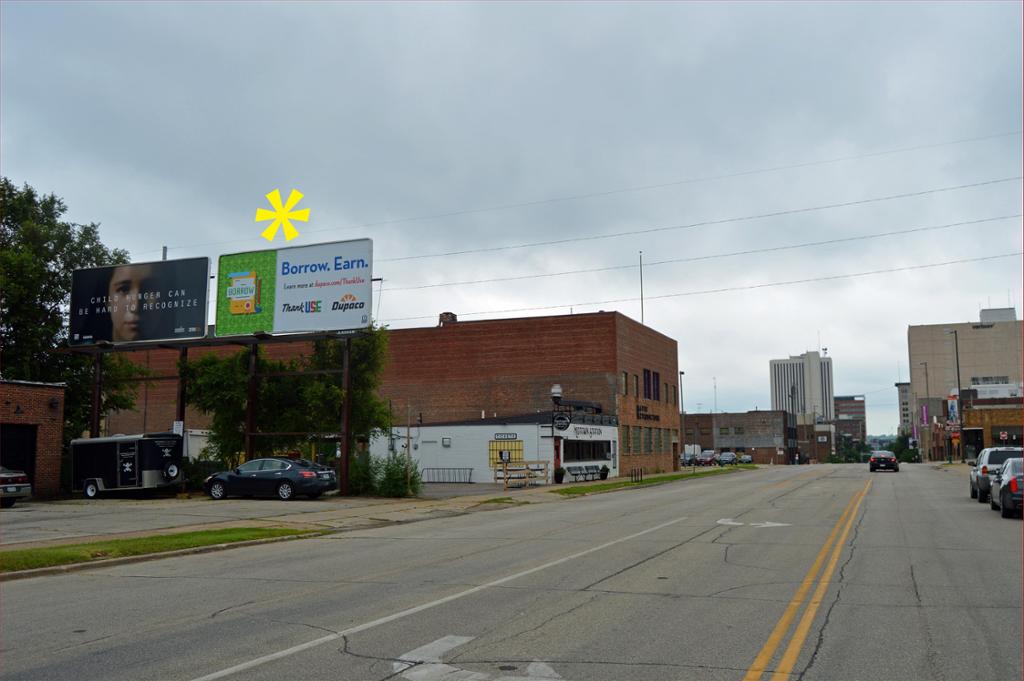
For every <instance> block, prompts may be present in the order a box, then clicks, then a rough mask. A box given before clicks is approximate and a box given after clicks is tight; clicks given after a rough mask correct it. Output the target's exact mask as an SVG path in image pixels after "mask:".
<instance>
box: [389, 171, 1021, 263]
mask: <svg viewBox="0 0 1024 681" xmlns="http://www.w3.org/2000/svg"><path fill="white" fill-rule="evenodd" d="M1020 179H1022V178H1021V176H1020V175H1015V176H1013V177H1003V178H999V179H997V180H985V181H984V182H972V183H970V184H959V185H954V186H951V187H937V188H935V189H923V190H921V191H916V192H906V193H903V194H890V195H888V196H876V197H872V198H868V199H857V200H856V201H844V202H842V203H829V204H824V205H820V206H808V207H804V208H790V209H787V210H778V211H773V212H770V213H758V214H756V215H744V216H740V217H734V218H721V219H718V220H703V221H701V222H691V223H688V224H682V225H668V226H665V227H650V228H648V229H635V230H630V231H626V232H614V233H611V234H596V235H589V236H578V237H567V238H565V239H551V240H549V241H534V242H530V243H524V244H513V245H508V246H488V247H486V248H471V249H466V250H462V251H448V252H443V253H424V254H421V255H406V256H402V257H399V258H381V259H379V260H378V261H377V262H400V261H404V260H422V259H425V258H445V257H449V256H453V255H471V254H475V253H493V252H495V251H509V250H515V249H520V248H535V247H537V246H561V245H564V244H569V243H573V242H576V241H601V240H604V239H617V238H619V237H623V236H637V235H639V234H654V233H657V232H670V231H678V230H683V229H693V228H695V227H708V226H711V225H724V224H728V223H730V222H748V221H751V220H764V219H767V218H775V217H781V216H783V215H798V214H801V213H813V212H816V211H822V210H830V209H832V208H849V207H851V206H863V205H865V204H869V203H880V202H883V201H896V200H898V199H907V198H912V197H915V196H927V195H929V194H939V193H942V192H952V191H958V190H961V189H973V188H975V187H985V186H988V185H994V184H1001V183H1004V182H1015V181H1018V180H1020Z"/></svg>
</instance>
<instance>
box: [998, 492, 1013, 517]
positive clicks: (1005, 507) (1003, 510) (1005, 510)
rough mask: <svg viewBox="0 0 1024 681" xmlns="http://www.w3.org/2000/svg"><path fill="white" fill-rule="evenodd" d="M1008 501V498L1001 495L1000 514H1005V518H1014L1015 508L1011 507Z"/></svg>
mask: <svg viewBox="0 0 1024 681" xmlns="http://www.w3.org/2000/svg"><path fill="white" fill-rule="evenodd" d="M1006 501H1007V500H1006V499H1004V498H1002V495H1001V496H1000V498H999V515H1001V516H1003V517H1004V518H1012V517H1013V508H1011V507H1010V504H1008V503H1006Z"/></svg>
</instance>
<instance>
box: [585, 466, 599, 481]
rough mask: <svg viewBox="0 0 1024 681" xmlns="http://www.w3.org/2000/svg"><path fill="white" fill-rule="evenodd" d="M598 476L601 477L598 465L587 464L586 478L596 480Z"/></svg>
mask: <svg viewBox="0 0 1024 681" xmlns="http://www.w3.org/2000/svg"><path fill="white" fill-rule="evenodd" d="M600 477H601V467H600V466H587V479H588V480H597V479H598V478H600Z"/></svg>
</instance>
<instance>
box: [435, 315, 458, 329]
mask: <svg viewBox="0 0 1024 681" xmlns="http://www.w3.org/2000/svg"><path fill="white" fill-rule="evenodd" d="M457 321H459V318H458V317H457V316H456V315H455V313H454V312H442V313H441V314H440V315H439V316H438V318H437V325H438V326H444V325H445V324H454V323H455V322H457Z"/></svg>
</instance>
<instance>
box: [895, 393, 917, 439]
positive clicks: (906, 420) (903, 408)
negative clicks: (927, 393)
mask: <svg viewBox="0 0 1024 681" xmlns="http://www.w3.org/2000/svg"><path fill="white" fill-rule="evenodd" d="M896 392H897V393H898V396H899V404H900V430H899V434H900V435H910V434H911V432H912V431H913V425H914V424H913V420H912V419H911V417H910V416H911V411H910V410H911V406H910V382H909V381H904V382H902V383H897V384H896Z"/></svg>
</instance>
